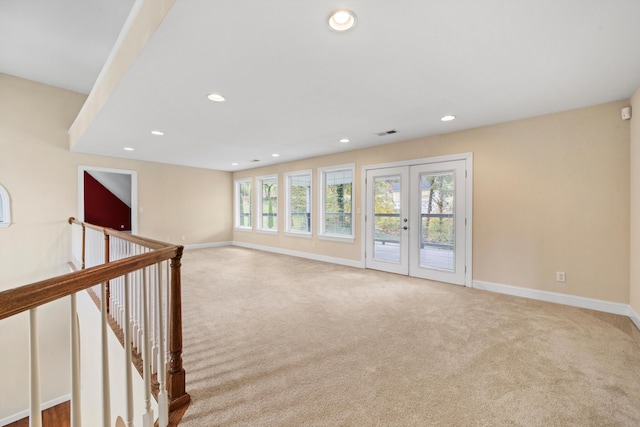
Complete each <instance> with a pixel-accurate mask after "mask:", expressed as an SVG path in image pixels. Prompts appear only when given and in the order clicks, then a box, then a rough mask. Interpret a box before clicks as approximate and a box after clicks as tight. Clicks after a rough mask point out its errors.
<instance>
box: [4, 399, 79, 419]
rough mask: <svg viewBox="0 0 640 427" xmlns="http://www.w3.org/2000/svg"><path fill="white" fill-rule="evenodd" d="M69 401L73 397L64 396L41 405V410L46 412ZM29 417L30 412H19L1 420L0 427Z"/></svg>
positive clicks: (26, 410)
mask: <svg viewBox="0 0 640 427" xmlns="http://www.w3.org/2000/svg"><path fill="white" fill-rule="evenodd" d="M69 400H71V395H70V394H65V395H63V396H60V397H57V398H55V399H52V400H50V401H48V402H44V403H43V404H41V405H40V410H41V411H44V410H46V409H49V408H53V407H54V406H56V405H59V404H61V403H64V402H68V401H69ZM28 416H29V410H28V409H25V410H24V411H22V412H18V413H17V414H14V415H10V416H8V417H6V418H3V419H1V420H0V426H5V425H7V424H11V423H15V422H16V421H20V420H21V419H23V418H27V417H28Z"/></svg>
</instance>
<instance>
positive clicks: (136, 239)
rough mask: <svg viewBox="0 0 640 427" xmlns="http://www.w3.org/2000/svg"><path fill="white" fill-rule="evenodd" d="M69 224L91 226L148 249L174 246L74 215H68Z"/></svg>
mask: <svg viewBox="0 0 640 427" xmlns="http://www.w3.org/2000/svg"><path fill="white" fill-rule="evenodd" d="M69 224H77V225H81V226H83V227H86V228H91V229H93V230H96V231H99V232H101V233H105V234H106V235H109V236H113V237H118V238H120V239H122V240H126V241H128V242H131V243H135V244H138V245H140V246H144V247H147V248H149V249H160V248H167V247H171V246H175V245H172V244H170V243H165V242H161V241H159V240H153V239H149V238H147V237H141V236H136V235H133V234H129V233H125V232H122V231H118V230H114V229H113V228H107V227H100V226H98V225H93V224H89V223H88V222H82V221H78V220H77V219H75V218H74V217H70V218H69Z"/></svg>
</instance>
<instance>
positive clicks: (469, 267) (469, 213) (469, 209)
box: [360, 153, 473, 287]
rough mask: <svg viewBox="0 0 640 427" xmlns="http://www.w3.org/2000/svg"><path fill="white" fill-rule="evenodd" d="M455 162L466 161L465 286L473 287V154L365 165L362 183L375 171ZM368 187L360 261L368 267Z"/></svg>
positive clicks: (364, 193)
mask: <svg viewBox="0 0 640 427" xmlns="http://www.w3.org/2000/svg"><path fill="white" fill-rule="evenodd" d="M455 160H464V162H465V170H466V177H465V218H466V220H467V223H466V227H465V242H466V244H465V254H464V258H465V267H466V268H465V274H464V286H466V287H472V278H473V153H461V154H452V155H447V156H437V157H427V158H421V159H412V160H404V161H400V162H391V163H379V164H374V165H365V166H363V167H362V170H361V181H360V182H362V183H365V182H366V178H367V172H368V171H370V170H373V169H386V168H394V167H401V166H418V165H425V164H432V163H442V162H451V161H455ZM365 189H366V185H364V186H363V191H361V192H360V194H361V196H360V197H361V204H360V206H362V209H360V233H361V234H360V235H361V236H362V242H361V245H360V251H361V252H360V257H361V258H360V259H362V265H363V266H365V265H366V258H365V252H366V248H367V237H366V236H367V223H366V221H365V216H366V214H367V209H366V206H367V193H368V191H364V190H365Z"/></svg>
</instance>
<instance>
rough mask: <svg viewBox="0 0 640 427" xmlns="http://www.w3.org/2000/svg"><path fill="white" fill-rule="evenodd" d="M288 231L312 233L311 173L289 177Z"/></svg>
mask: <svg viewBox="0 0 640 427" xmlns="http://www.w3.org/2000/svg"><path fill="white" fill-rule="evenodd" d="M287 190H288V191H287V207H288V212H287V231H292V232H297V233H311V173H310V172H308V173H298V174H291V175H287Z"/></svg>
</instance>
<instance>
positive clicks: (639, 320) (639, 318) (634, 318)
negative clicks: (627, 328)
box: [629, 306, 640, 329]
mask: <svg viewBox="0 0 640 427" xmlns="http://www.w3.org/2000/svg"><path fill="white" fill-rule="evenodd" d="M629 318H630V319H631V321H632V322H633V323H634V324H635V325H636V327H637V328H638V329H640V316H638V313H636V312H635V310H634V309H633V307H631V306H629Z"/></svg>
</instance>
